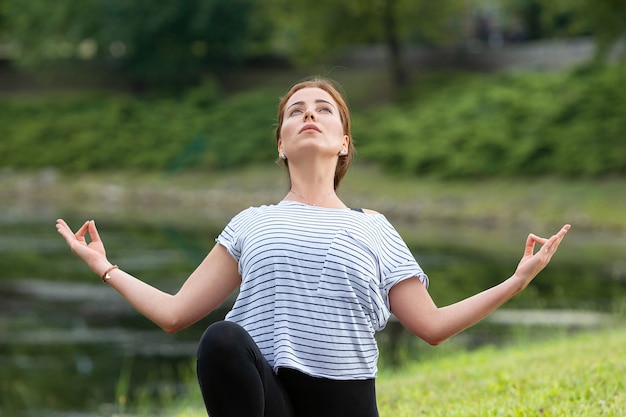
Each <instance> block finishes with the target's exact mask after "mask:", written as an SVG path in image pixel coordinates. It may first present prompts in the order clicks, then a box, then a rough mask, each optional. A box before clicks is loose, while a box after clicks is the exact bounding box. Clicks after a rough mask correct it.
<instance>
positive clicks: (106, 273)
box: [102, 265, 119, 282]
mask: <svg viewBox="0 0 626 417" xmlns="http://www.w3.org/2000/svg"><path fill="white" fill-rule="evenodd" d="M118 268H119V267H118V266H117V265H111V266H110V267H109V269H107V270H106V271H104V274H102V282H107V281H108V280H110V279H111V271H113V270H114V269H118Z"/></svg>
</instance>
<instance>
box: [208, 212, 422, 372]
mask: <svg viewBox="0 0 626 417" xmlns="http://www.w3.org/2000/svg"><path fill="white" fill-rule="evenodd" d="M216 241H217V242H218V243H220V244H222V245H224V246H225V247H226V249H227V250H228V252H229V253H230V254H231V255H232V256H233V257H234V258H235V260H237V262H238V263H239V272H240V273H241V276H242V283H241V286H240V291H239V295H238V297H237V300H236V301H235V304H234V306H233V308H232V310H231V311H230V312H229V313H228V314H227V315H226V320H229V321H233V322H236V323H239V324H240V325H241V326H243V327H244V328H245V329H246V330H247V331H248V332H249V333H250V335H251V336H252V338H253V339H254V341H255V342H256V343H257V345H258V346H259V348H260V349H261V352H262V353H263V355H264V357H265V358H266V359H267V360H268V362H269V363H270V365H271V366H272V367H273V368H274V369H275V370H276V369H278V368H279V367H288V368H294V369H297V370H299V371H301V372H304V373H306V374H308V375H312V376H317V377H325V378H331V379H365V378H374V377H375V376H376V373H377V365H376V363H377V360H378V347H377V345H376V340H375V339H374V333H375V332H376V331H378V330H381V329H382V328H383V327H385V324H386V323H387V320H388V319H389V317H390V315H391V312H390V309H389V298H388V294H389V289H390V288H391V287H392V286H394V285H395V284H397V283H398V282H400V281H402V280H404V279H407V278H411V277H418V278H419V279H420V280H421V281H422V283H423V284H424V285H426V286H428V277H427V276H426V275H425V274H424V272H423V271H422V269H421V268H420V266H419V265H418V264H417V262H416V261H415V258H414V257H413V255H412V254H411V252H410V251H409V249H408V248H407V246H406V244H405V243H404V241H403V240H402V238H401V237H400V236H399V234H398V232H397V231H396V230H395V229H394V228H393V226H392V225H391V224H390V223H389V222H388V221H387V219H386V218H385V217H384V216H383V215H381V214H364V213H362V212H358V211H355V210H350V209H332V208H323V207H314V206H309V205H306V204H302V203H299V202H294V201H281V202H280V203H279V204H277V205H270V206H261V207H250V208H248V209H246V210H244V211H242V212H241V213H239V214H238V215H237V216H235V217H234V218H233V219H232V220H231V221H230V223H229V224H228V225H227V226H226V228H225V229H224V230H223V231H222V233H221V234H220V235H219V236H218V238H217V239H216Z"/></svg>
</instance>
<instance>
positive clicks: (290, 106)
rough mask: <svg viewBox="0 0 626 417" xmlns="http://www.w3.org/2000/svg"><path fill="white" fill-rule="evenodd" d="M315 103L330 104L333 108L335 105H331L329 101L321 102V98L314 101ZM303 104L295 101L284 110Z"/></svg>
mask: <svg viewBox="0 0 626 417" xmlns="http://www.w3.org/2000/svg"><path fill="white" fill-rule="evenodd" d="M315 103H327V104H330V105H331V106H333V107H335V105H334V104H333V103H331V102H330V101H328V100H322V99H321V98H320V99H317V100H315ZM303 104H304V101H296V102H295V103H292V104H290V105H289V106H288V107H287V108H286V109H285V110H289V109H290V108H292V107H293V106H301V105H303ZM335 108H336V107H335Z"/></svg>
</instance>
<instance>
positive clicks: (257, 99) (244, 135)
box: [0, 67, 626, 178]
mask: <svg viewBox="0 0 626 417" xmlns="http://www.w3.org/2000/svg"><path fill="white" fill-rule="evenodd" d="M624 84H626V75H625V73H624V71H623V68H621V67H603V68H586V69H578V70H575V71H570V72H564V73H557V74H553V73H530V74H528V73H527V74H500V75H491V76H488V75H467V74H448V75H442V74H440V75H436V76H428V77H425V78H423V79H421V80H420V81H419V83H418V84H417V85H416V87H415V88H414V89H413V90H410V91H407V92H406V94H404V97H403V100H402V101H401V102H395V103H390V104H387V105H384V106H382V107H376V108H374V109H365V108H364V107H361V106H359V105H358V103H356V104H355V105H354V106H353V107H354V110H353V118H354V126H355V128H354V129H355V130H354V132H353V133H354V137H355V141H356V142H357V147H358V150H359V154H358V158H359V160H361V161H371V162H374V163H377V164H381V165H382V166H384V167H386V168H387V169H390V170H393V171H397V172H401V173H404V174H406V173H408V174H420V175H431V176H436V177H443V178H468V177H470V178H476V177H481V178H484V177H494V176H509V177H519V176H537V175H544V174H549V175H556V176H563V177H588V178H599V177H605V176H616V175H617V176H622V175H624V174H626V146H624V143H625V141H624V132H626V118H625V117H624V114H626V89H623V88H619V87H618V86H620V85H624ZM285 87H286V86H285ZM362 88H367V86H365V85H364V86H362ZM283 90H284V89H280V90H279V89H275V88H266V89H261V90H259V89H256V90H253V91H246V92H243V93H239V94H236V95H231V96H223V95H221V94H220V92H219V91H218V89H217V88H215V86H214V85H212V84H207V85H203V86H201V87H198V88H196V89H193V90H190V91H188V92H186V93H184V94H181V96H180V97H177V98H160V99H147V98H137V97H131V96H126V95H120V94H114V93H80V94H79V93H74V94H67V93H66V94H55V95H49V96H45V97H11V98H5V99H3V100H2V101H1V102H0V137H1V138H2V140H1V141H0V166H2V167H5V168H12V169H15V170H37V169H40V168H43V167H49V166H52V167H56V168H59V169H61V170H63V171H66V172H81V171H91V170H110V169H112V168H114V169H116V170H119V169H123V170H128V171H179V170H198V169H202V170H207V169H213V170H222V169H229V168H234V167H241V166H244V165H249V164H252V163H258V162H261V161H263V162H267V161H271V160H273V159H274V158H275V156H276V147H275V144H274V138H273V129H274V127H275V122H276V115H275V108H276V105H277V103H278V98H279V97H280V95H281V94H282V92H283Z"/></svg>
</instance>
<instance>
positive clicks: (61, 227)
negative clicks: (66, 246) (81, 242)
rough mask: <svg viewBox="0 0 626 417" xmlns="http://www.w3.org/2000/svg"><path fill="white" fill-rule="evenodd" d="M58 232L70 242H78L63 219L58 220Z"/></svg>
mask: <svg viewBox="0 0 626 417" xmlns="http://www.w3.org/2000/svg"><path fill="white" fill-rule="evenodd" d="M56 228H57V231H58V232H59V233H60V234H61V236H63V237H64V238H65V240H67V241H68V243H69V242H70V241H72V240H76V236H75V235H74V232H73V231H72V229H71V228H70V226H68V224H67V223H66V222H65V221H64V220H63V219H58V220H57V224H56Z"/></svg>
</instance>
